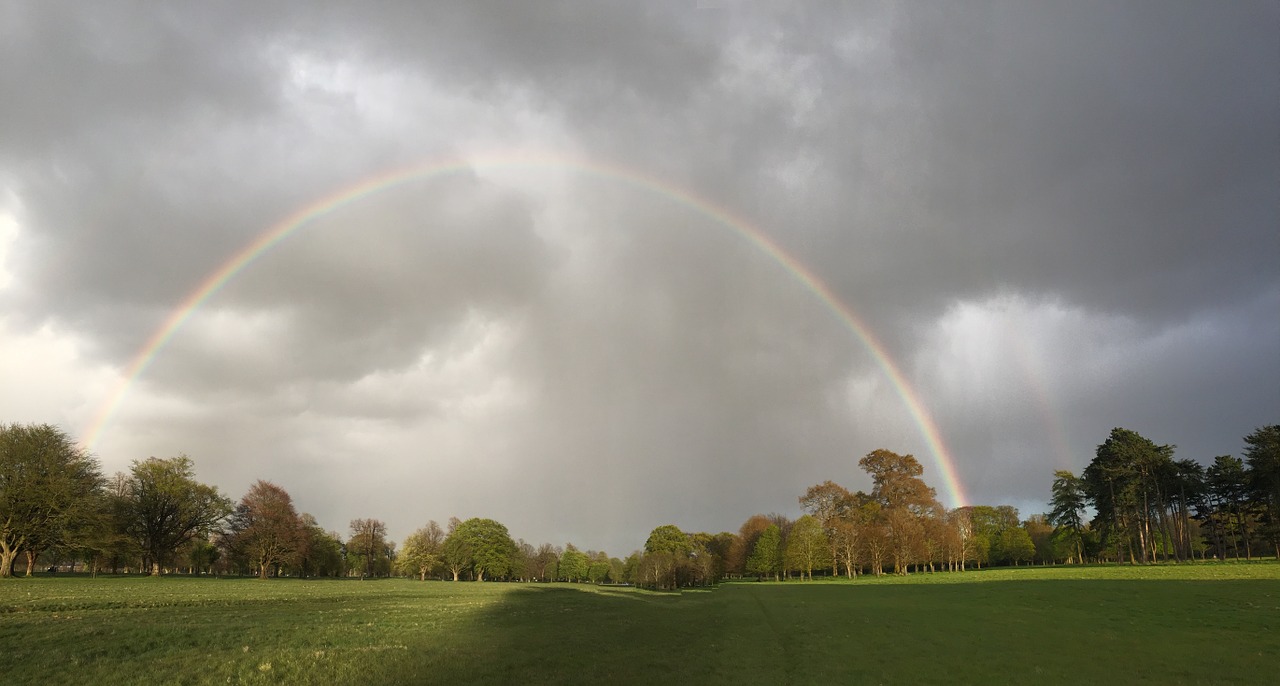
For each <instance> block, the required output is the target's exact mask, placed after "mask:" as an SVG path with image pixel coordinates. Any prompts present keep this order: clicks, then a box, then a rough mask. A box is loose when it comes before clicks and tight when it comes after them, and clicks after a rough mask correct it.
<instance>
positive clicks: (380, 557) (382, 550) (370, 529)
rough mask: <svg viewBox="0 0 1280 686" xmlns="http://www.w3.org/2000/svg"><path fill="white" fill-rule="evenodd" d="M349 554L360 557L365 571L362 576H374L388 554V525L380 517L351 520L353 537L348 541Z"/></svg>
mask: <svg viewBox="0 0 1280 686" xmlns="http://www.w3.org/2000/svg"><path fill="white" fill-rule="evenodd" d="M347 555H348V556H351V555H355V556H357V557H359V562H360V565H361V567H363V572H362V576H361V578H366V579H367V578H372V577H374V576H375V575H376V574H377V573H378V571H379V567H380V566H382V563H383V562H384V560H385V558H386V557H388V555H387V525H386V523H385V522H383V521H382V520H379V519H353V520H351V538H350V540H348V541H347Z"/></svg>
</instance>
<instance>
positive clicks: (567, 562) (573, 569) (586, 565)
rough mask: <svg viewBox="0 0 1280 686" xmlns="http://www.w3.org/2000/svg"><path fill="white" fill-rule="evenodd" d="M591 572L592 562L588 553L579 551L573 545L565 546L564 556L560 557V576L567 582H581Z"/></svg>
mask: <svg viewBox="0 0 1280 686" xmlns="http://www.w3.org/2000/svg"><path fill="white" fill-rule="evenodd" d="M590 571H591V560H590V559H588V558H587V555H586V553H584V552H582V551H581V550H578V549H577V547H575V546H574V545H573V544H572V543H569V544H567V545H565V547H564V554H563V555H561V556H560V566H559V568H558V570H557V572H558V576H559V577H560V578H561V579H565V580H566V581H581V580H583V579H586V578H587V575H588V573H589V572H590Z"/></svg>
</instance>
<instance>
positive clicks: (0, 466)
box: [0, 424, 1280, 588]
mask: <svg viewBox="0 0 1280 686" xmlns="http://www.w3.org/2000/svg"><path fill="white" fill-rule="evenodd" d="M1245 444H1246V448H1245V458H1244V459H1243V460H1242V459H1240V458H1234V457H1231V456H1220V457H1217V458H1215V459H1214V461H1213V463H1212V464H1211V465H1209V466H1207V467H1205V466H1202V465H1200V464H1199V463H1197V462H1195V461H1193V460H1174V459H1173V450H1174V449H1173V447H1172V446H1159V445H1156V444H1154V443H1153V442H1151V441H1149V440H1148V439H1146V438H1143V437H1142V436H1140V435H1138V434H1137V433H1135V432H1132V431H1128V430H1125V429H1115V430H1113V431H1112V433H1111V436H1110V437H1109V438H1108V439H1107V441H1106V442H1104V443H1103V444H1102V445H1100V446H1098V449H1097V452H1096V455H1095V457H1094V459H1093V461H1092V462H1091V463H1090V464H1089V466H1088V467H1086V468H1085V470H1084V472H1083V473H1082V475H1081V476H1080V477H1076V476H1075V475H1073V474H1072V473H1070V472H1067V471H1058V472H1055V475H1054V480H1053V483H1052V488H1051V499H1050V502H1049V505H1050V512H1048V513H1046V514H1041V515H1033V516H1031V517H1029V518H1027V519H1026V520H1021V519H1020V517H1019V514H1018V511H1017V509H1016V508H1013V507H1011V506H1008V505H1002V506H984V505H977V506H966V507H959V508H954V509H950V510H948V509H946V508H944V507H943V506H942V505H941V504H940V503H939V501H938V500H937V496H936V491H935V490H934V489H933V488H931V487H929V486H928V485H927V483H925V481H924V479H923V472H924V470H923V467H922V466H921V465H920V463H919V462H918V461H917V460H916V459H915V458H914V457H913V456H912V455H899V454H897V453H894V452H892V451H889V450H883V449H881V450H875V451H872V452H871V453H868V454H867V455H866V456H864V457H863V458H862V459H861V460H860V461H859V463H858V464H859V466H861V467H862V469H863V470H865V471H866V472H867V474H868V475H870V477H871V482H872V488H871V492H870V493H866V492H863V491H856V492H851V491H849V490H848V489H846V488H844V487H843V486H840V485H839V484H836V483H834V482H832V481H825V482H823V483H820V484H816V485H814V486H812V487H810V488H808V489H807V490H806V492H805V493H804V494H803V495H801V496H799V498H798V504H799V505H800V507H801V509H802V510H803V512H804V514H803V515H802V516H801V517H800V518H798V519H795V520H791V519H790V518H788V517H786V516H784V515H780V514H777V513H772V514H768V515H765V514H756V515H752V516H751V517H748V518H747V520H746V521H745V522H744V523H743V524H742V526H741V527H740V528H739V530H738V531H737V532H736V533H732V532H720V533H706V532H685V531H682V530H681V529H679V528H678V527H676V526H675V525H671V524H667V525H662V526H659V527H657V528H655V529H653V531H652V532H650V534H649V537H648V539H647V540H646V541H645V544H644V546H643V548H642V549H640V550H636V551H635V552H633V553H631V554H630V555H628V556H627V557H625V558H623V559H619V558H616V557H610V556H609V555H608V554H606V553H604V552H602V551H593V550H580V549H579V548H577V547H575V546H573V545H572V544H566V545H565V546H563V547H560V546H556V545H552V544H549V543H543V544H541V545H539V546H534V545H532V544H529V543H526V542H525V541H523V540H514V539H512V537H511V535H510V533H509V531H508V530H507V528H506V527H505V526H504V525H503V524H501V523H499V522H497V521H495V520H492V519H486V518H472V519H467V520H459V519H457V518H452V519H450V520H449V521H448V522H447V524H446V526H444V527H441V526H440V525H439V524H438V523H437V522H435V521H431V522H428V523H427V525H426V526H423V527H421V528H419V529H418V530H416V531H414V532H413V533H412V534H410V535H409V536H408V537H407V538H406V539H405V540H404V541H403V543H402V544H401V545H400V547H399V549H397V546H396V544H395V542H393V541H389V540H387V526H386V524H385V523H384V522H382V521H380V520H377V519H355V520H352V521H351V522H350V525H349V530H348V533H347V535H346V536H345V537H344V536H343V535H342V534H339V533H338V532H336V531H327V530H325V529H324V528H323V527H321V526H320V525H319V523H318V522H317V521H316V519H315V517H313V516H311V515H310V514H307V513H299V512H298V511H297V510H296V508H295V506H294V504H293V500H292V498H291V497H290V496H289V494H288V493H287V492H286V491H285V490H284V489H283V488H281V487H280V486H278V485H276V484H273V483H271V482H267V481H257V482H256V483H254V484H253V485H252V486H251V487H250V489H249V491H248V492H247V493H246V494H245V495H244V496H243V497H241V498H240V500H239V501H232V500H231V499H230V498H228V497H227V496H225V495H223V494H221V493H219V492H218V490H217V488H216V487H214V486H210V485H207V484H202V483H200V482H199V481H197V480H196V479H195V476H194V464H193V462H192V461H191V459H190V458H188V457H185V456H180V457H175V458H167V459H160V458H154V457H153V458H148V459H146V460H138V461H135V462H133V464H132V465H131V468H130V470H129V472H128V473H117V474H115V475H114V476H112V477H110V478H104V477H103V476H102V474H101V470H100V468H99V466H98V464H97V461H96V460H95V459H94V458H92V457H91V456H90V455H88V454H87V453H85V452H84V451H83V450H81V449H80V448H79V447H78V446H76V445H75V443H74V442H73V441H72V440H71V439H70V438H69V437H68V436H67V435H66V434H65V433H64V432H62V431H61V430H60V429H57V428H56V427H53V426H49V425H17V424H14V425H9V426H0V576H11V575H12V574H13V573H14V570H15V568H16V566H17V563H18V561H19V558H20V557H21V558H22V559H23V560H24V561H25V564H26V572H27V574H28V575H30V574H31V573H32V571H33V570H34V569H35V568H36V567H37V566H38V564H41V563H42V561H43V563H48V562H54V563H58V562H64V561H72V562H73V563H81V564H83V566H84V568H86V569H87V570H89V571H91V572H93V573H97V572H98V571H110V572H112V573H119V572H121V571H125V572H144V573H149V574H161V573H164V572H166V571H182V572H186V573H194V574H206V573H214V574H253V575H256V576H258V577H260V578H266V577H268V576H296V577H316V576H332V577H337V576H359V577H361V578H371V577H379V576H390V575H401V576H410V577H416V578H419V579H422V580H425V579H428V578H441V579H450V580H453V581H460V580H464V579H466V580H475V581H484V580H519V581H570V582H593V583H600V582H609V583H632V584H639V585H644V586H649V587H653V588H679V587H686V586H696V585H705V584H710V583H715V582H717V581H719V580H721V579H723V578H726V577H755V578H759V579H766V578H768V579H775V580H783V579H798V580H803V579H811V578H813V576H814V575H815V573H816V574H820V575H845V576H847V577H849V578H855V577H857V576H859V575H861V574H872V575H877V576H878V575H881V574H885V573H895V574H907V573H909V572H912V571H925V572H939V571H964V570H966V569H969V568H971V567H978V568H980V567H982V566H991V565H1018V564H1030V563H1040V564H1051V563H1061V562H1067V563H1070V562H1102V561H1117V562H1123V561H1127V562H1153V561H1159V560H1188V559H1192V558H1194V557H1196V556H1199V557H1200V558H1202V559H1203V558H1205V557H1206V556H1208V555H1212V556H1213V557H1217V558H1219V559H1225V558H1227V557H1230V556H1234V557H1240V556H1241V555H1243V556H1244V557H1246V558H1248V557H1252V556H1254V555H1255V554H1257V553H1258V552H1260V551H1261V550H1262V549H1264V548H1268V549H1272V550H1275V551H1276V552H1280V535H1278V531H1277V528H1278V527H1277V522H1280V426H1268V427H1264V428H1261V429H1258V430H1257V431H1255V432H1254V433H1252V434H1250V435H1249V436H1247V437H1245ZM1090 511H1092V512H1093V513H1094V516H1093V517H1092V519H1086V518H1087V516H1088V514H1089V513H1090Z"/></svg>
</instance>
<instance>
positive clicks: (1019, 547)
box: [1000, 526, 1036, 565]
mask: <svg viewBox="0 0 1280 686" xmlns="http://www.w3.org/2000/svg"><path fill="white" fill-rule="evenodd" d="M1000 550H1001V551H1002V552H1003V553H1004V555H1005V557H1006V558H1007V559H1009V560H1011V561H1012V562H1013V564H1014V565H1017V564H1018V563H1019V562H1029V561H1031V560H1032V559H1033V558H1034V557H1035V555H1036V545H1035V543H1034V542H1032V540H1031V536H1030V534H1028V533H1027V530H1026V529H1024V528H1022V527H1020V526H1011V527H1009V528H1007V529H1005V530H1004V531H1002V532H1000Z"/></svg>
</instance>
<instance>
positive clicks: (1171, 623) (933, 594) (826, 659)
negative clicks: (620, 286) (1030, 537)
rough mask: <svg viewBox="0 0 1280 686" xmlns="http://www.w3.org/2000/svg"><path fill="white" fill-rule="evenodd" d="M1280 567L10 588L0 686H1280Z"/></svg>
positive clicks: (41, 583) (94, 583)
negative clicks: (693, 580) (60, 685)
mask: <svg viewBox="0 0 1280 686" xmlns="http://www.w3.org/2000/svg"><path fill="white" fill-rule="evenodd" d="M1277 665H1280V564H1276V563H1269V564H1196V565H1182V566H1172V565H1170V566H1159V567H1145V568H1142V567H1088V568H1071V567H1055V568H1022V569H1011V570H984V571H977V572H966V573H963V574H933V575H928V574H918V575H912V576H910V577H906V578H887V577H886V578H880V579H859V580H857V581H856V582H852V583H850V582H847V581H817V582H811V583H800V582H786V583H780V584H779V583H754V582H741V583H729V584H722V585H721V586H720V587H718V588H715V589H712V590H705V591H690V592H685V593H681V594H658V593H650V592H645V591H637V590H635V589H629V588H605V587H593V586H586V585H581V586H578V585H568V584H506V583H484V584H478V583H446V582H437V581H431V582H416V581H408V580H398V579H395V580H380V581H363V582H362V581H298V580H288V579H284V580H268V581H257V580H252V579H210V578H182V577H168V578H162V579H149V578H139V577H131V578H129V577H115V578H105V577H100V578H97V579H88V578H83V577H80V578H75V577H65V576H64V577H41V578H34V579H12V580H7V581H4V582H3V583H0V673H4V674H6V675H9V676H10V677H14V676H16V675H21V677H22V680H24V681H38V682H47V681H58V682H78V683H85V682H91V683H133V682H137V683H142V682H147V683H215V682H216V683H228V682H231V683H314V684H328V683H362V684H370V683H475V682H482V683H494V682H497V683H577V684H581V683H619V682H626V683H654V682H662V681H667V682H670V683H737V684H748V683H805V684H807V683H820V682H821V683H829V684H835V683H840V684H844V683H976V682H988V683H990V682H998V683H1035V684H1048V683H1072V684H1081V683H1099V682H1102V683H1273V682H1274V681H1275V679H1276V673H1277V672H1276V669H1277Z"/></svg>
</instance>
